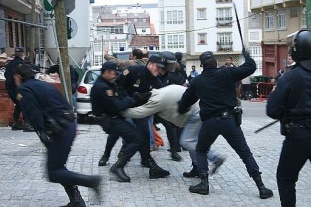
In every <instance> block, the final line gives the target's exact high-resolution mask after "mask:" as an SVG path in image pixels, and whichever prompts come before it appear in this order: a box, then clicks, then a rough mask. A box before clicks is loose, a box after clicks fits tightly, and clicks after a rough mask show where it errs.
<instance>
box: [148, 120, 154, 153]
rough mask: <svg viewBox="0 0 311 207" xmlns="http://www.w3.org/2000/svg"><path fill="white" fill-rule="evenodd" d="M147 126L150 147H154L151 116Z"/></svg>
mask: <svg viewBox="0 0 311 207" xmlns="http://www.w3.org/2000/svg"><path fill="white" fill-rule="evenodd" d="M148 126H149V131H150V147H156V142H155V138H154V133H153V116H150V117H149V119H148Z"/></svg>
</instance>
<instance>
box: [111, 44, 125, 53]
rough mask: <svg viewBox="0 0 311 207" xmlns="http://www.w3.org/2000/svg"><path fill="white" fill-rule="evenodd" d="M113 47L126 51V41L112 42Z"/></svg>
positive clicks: (115, 49)
mask: <svg viewBox="0 0 311 207" xmlns="http://www.w3.org/2000/svg"><path fill="white" fill-rule="evenodd" d="M111 48H112V50H113V51H126V50H127V49H126V43H125V42H112V43H111Z"/></svg>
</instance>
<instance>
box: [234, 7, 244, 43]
mask: <svg viewBox="0 0 311 207" xmlns="http://www.w3.org/2000/svg"><path fill="white" fill-rule="evenodd" d="M233 8H234V12H235V18H236V22H237V24H238V29H239V33H240V38H241V42H242V47H243V49H244V48H245V46H244V41H243V36H242V30H241V25H240V20H239V17H238V12H237V9H236V5H235V3H234V2H233Z"/></svg>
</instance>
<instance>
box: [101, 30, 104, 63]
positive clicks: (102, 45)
mask: <svg viewBox="0 0 311 207" xmlns="http://www.w3.org/2000/svg"><path fill="white" fill-rule="evenodd" d="M101 43H102V44H101V50H102V64H104V35H103V34H102V42H101Z"/></svg>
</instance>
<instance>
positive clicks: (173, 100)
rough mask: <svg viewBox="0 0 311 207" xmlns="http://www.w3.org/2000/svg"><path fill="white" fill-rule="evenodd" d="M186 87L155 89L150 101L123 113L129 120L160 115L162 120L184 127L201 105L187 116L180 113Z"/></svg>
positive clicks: (196, 105)
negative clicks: (180, 104)
mask: <svg viewBox="0 0 311 207" xmlns="http://www.w3.org/2000/svg"><path fill="white" fill-rule="evenodd" d="M186 89H187V88H186V87H183V86H180V85H169V86H166V87H164V88H160V89H153V90H152V91H151V93H152V95H151V97H150V99H149V101H148V102H147V103H146V104H144V105H142V106H139V107H136V108H130V109H127V110H126V111H124V112H123V113H122V115H123V116H124V117H127V118H135V119H138V118H144V117H147V116H150V115H153V114H157V115H159V116H160V117H161V118H163V119H165V120H167V121H169V122H171V123H173V124H175V125H176V126H179V127H184V126H185V124H186V122H187V121H188V119H189V118H190V117H191V116H192V114H194V113H196V112H198V111H199V110H200V109H199V105H198V104H197V103H196V104H194V105H193V106H192V107H191V109H190V110H189V111H188V112H187V113H185V114H179V113H178V111H177V110H178V103H177V102H178V101H180V99H181V97H182V95H183V94H184V92H185V91H186Z"/></svg>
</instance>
